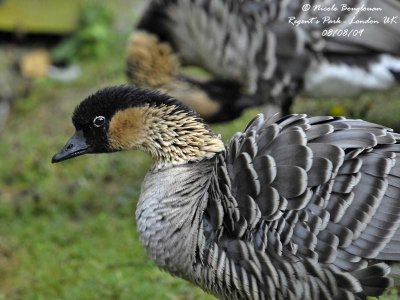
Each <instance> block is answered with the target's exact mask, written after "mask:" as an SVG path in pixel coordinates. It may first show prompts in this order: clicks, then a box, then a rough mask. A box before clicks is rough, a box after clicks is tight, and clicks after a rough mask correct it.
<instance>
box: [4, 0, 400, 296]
mask: <svg viewBox="0 0 400 300" xmlns="http://www.w3.org/2000/svg"><path fill="white" fill-rule="evenodd" d="M122 2H127V1H124V0H122ZM128 33H129V28H127V30H126V31H123V32H122V33H121V36H120V38H119V40H118V42H117V43H116V44H115V48H114V53H113V54H112V55H111V56H110V57H109V58H107V59H105V60H102V61H88V62H84V63H82V68H83V75H82V77H81V78H80V79H79V80H78V81H76V82H73V83H68V84H60V83H56V82H53V81H50V80H41V81H36V82H35V83H34V87H33V92H32V93H31V95H30V96H29V97H27V98H24V99H20V100H19V101H18V102H17V103H16V105H15V106H14V108H13V114H12V118H11V119H10V120H9V122H8V124H7V127H6V129H5V130H4V131H3V132H1V133H0V141H1V142H0V157H1V161H0V300H2V299H7V300H8V299H35V300H39V299H71V300H72V299H213V298H212V297H211V296H208V295H206V294H205V293H203V292H202V291H201V290H200V289H198V288H196V287H194V286H192V285H190V284H189V283H186V282H185V281H183V280H181V279H179V278H173V277H172V276H170V275H168V274H166V273H164V272H161V271H159V270H158V269H157V267H156V266H155V265H154V264H153V263H152V262H151V261H150V260H149V259H148V258H147V256H146V254H145V253H144V250H143V248H142V246H141V245H140V243H139V240H138V236H137V232H136V225H135V221H134V210H135V206H136V202H137V199H138V196H139V193H140V185H141V182H142V179H143V177H144V174H145V173H146V170H147V168H148V167H149V164H150V163H151V162H150V159H149V157H147V156H146V155H144V154H142V153H140V152H135V151H131V152H124V153H115V154H107V155H96V156H94V155H92V156H90V155H89V156H84V157H79V158H77V159H74V160H71V161H67V162H64V163H61V164H57V165H52V164H51V163H50V159H51V157H52V155H53V154H54V153H56V152H57V151H58V150H59V149H60V147H62V146H63V145H64V143H65V142H66V141H67V139H68V138H69V136H70V135H71V134H72V133H73V127H72V124H71V122H70V116H71V112H72V111H73V108H74V107H75V105H77V104H78V103H79V102H80V101H81V100H82V99H83V98H84V97H85V96H87V95H88V94H89V93H91V92H93V91H95V90H97V89H98V88H99V87H102V86H106V85H111V84H121V83H124V82H125V77H124V65H123V58H122V57H123V55H124V45H125V39H126V37H127V36H128ZM196 72H197V71H196ZM399 99H400V89H397V90H394V91H391V92H387V93H371V94H367V95H365V96H363V97H362V98H361V99H359V100H351V99H350V100H340V101H339V102H337V101H333V100H327V99H320V100H305V99H302V100H300V101H297V102H296V105H295V111H298V112H308V113H311V114H326V113H332V112H333V113H335V112H343V113H346V114H347V113H349V112H350V113H352V114H353V115H354V116H356V117H357V116H358V115H359V114H360V113H363V112H361V110H360V107H361V108H362V107H364V106H365V105H370V104H369V103H370V102H371V103H372V105H370V109H369V110H368V112H367V113H366V114H365V117H367V118H368V119H370V120H372V121H376V122H381V123H383V124H386V125H388V126H391V127H397V128H400V126H399V120H400V119H399V112H400V101H399ZM354 101H356V102H354ZM338 103H339V104H338ZM355 103H356V104H355ZM357 103H361V104H357ZM258 111H259V110H257V109H252V110H249V111H247V112H246V113H245V114H244V116H243V117H242V118H240V119H238V120H236V121H234V122H231V123H229V124H223V125H218V126H213V128H214V130H215V131H216V132H219V133H221V134H222V135H223V139H224V140H225V141H226V140H228V138H229V137H230V136H231V135H232V134H233V133H234V132H236V131H239V130H242V129H243V128H244V127H245V125H246V124H247V122H248V121H249V120H250V119H251V118H252V117H253V116H254V115H255V114H256V113H257V112H258ZM357 114H358V115H357ZM396 297H397V296H396V295H392V296H388V297H386V298H384V299H395V298H396Z"/></svg>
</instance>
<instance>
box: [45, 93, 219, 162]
mask: <svg viewBox="0 0 400 300" xmlns="http://www.w3.org/2000/svg"><path fill="white" fill-rule="evenodd" d="M72 123H73V125H74V127H75V134H74V135H73V136H72V137H71V138H70V139H69V141H68V142H67V143H66V145H65V146H64V147H63V148H62V149H61V150H60V152H58V153H57V154H56V155H54V157H53V159H52V162H53V163H57V162H61V161H64V160H67V159H70V158H73V157H77V156H80V155H83V154H88V153H108V152H116V151H122V150H130V149H139V150H143V151H144V152H146V153H148V154H150V155H151V156H152V157H153V159H154V160H155V163H156V167H163V166H167V165H178V164H183V163H187V162H190V161H199V160H202V159H206V158H211V157H212V156H214V155H215V153H217V152H220V151H223V150H224V145H223V143H222V141H221V140H220V138H219V137H217V136H216V135H215V134H214V133H213V132H212V131H211V130H210V129H209V127H208V126H207V125H206V124H205V123H204V122H203V120H202V119H201V118H200V117H199V116H198V115H197V114H196V113H194V112H193V111H192V110H191V109H190V108H188V107H187V106H185V105H184V104H182V103H180V102H179V101H177V100H175V99H174V98H171V97H170V96H167V95H164V94H161V93H159V92H153V91H149V90H144V89H139V88H136V87H133V86H115V87H108V88H104V89H102V90H99V91H98V92H96V93H94V94H93V95H91V96H89V97H87V98H86V99H84V100H83V101H82V102H81V103H80V104H79V105H78V106H77V107H76V109H75V111H74V113H73V116H72Z"/></svg>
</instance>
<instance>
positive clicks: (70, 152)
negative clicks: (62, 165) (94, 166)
mask: <svg viewBox="0 0 400 300" xmlns="http://www.w3.org/2000/svg"><path fill="white" fill-rule="evenodd" d="M85 153H89V146H88V145H87V143H86V140H85V137H84V136H83V132H82V131H77V132H75V134H74V135H73V136H72V137H71V138H70V139H69V141H68V142H67V143H66V144H65V146H64V147H63V148H62V149H61V150H60V152H58V153H57V154H56V155H54V156H53V158H52V160H51V162H52V163H58V162H60V161H63V160H67V159H70V158H73V157H76V156H79V155H83V154H85Z"/></svg>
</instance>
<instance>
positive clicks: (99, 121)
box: [93, 116, 106, 127]
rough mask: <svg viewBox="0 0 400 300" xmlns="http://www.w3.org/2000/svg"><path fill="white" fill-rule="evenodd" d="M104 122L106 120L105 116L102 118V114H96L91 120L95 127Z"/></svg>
mask: <svg viewBox="0 0 400 300" xmlns="http://www.w3.org/2000/svg"><path fill="white" fill-rule="evenodd" d="M105 122H106V118H104V117H103V116H97V117H96V118H94V120H93V125H94V126H96V127H101V126H103V125H104V123H105Z"/></svg>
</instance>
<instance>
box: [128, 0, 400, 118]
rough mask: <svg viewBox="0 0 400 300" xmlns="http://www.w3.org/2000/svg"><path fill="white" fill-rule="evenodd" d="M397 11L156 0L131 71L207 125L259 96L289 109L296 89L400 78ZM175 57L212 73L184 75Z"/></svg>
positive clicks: (343, 87) (140, 29)
mask: <svg viewBox="0 0 400 300" xmlns="http://www.w3.org/2000/svg"><path fill="white" fill-rule="evenodd" d="M307 5H310V6H309V7H310V9H309V10H308V11H306V8H307V7H308V6H307ZM342 5H345V6H342ZM324 9H325V10H324ZM326 9H329V11H326ZM335 9H336V10H335ZM351 9H353V10H351ZM354 9H360V10H359V11H358V12H357V10H354ZM366 9H373V10H374V9H375V11H365V10H366ZM376 10H378V11H376ZM385 17H387V18H386V19H385ZM328 18H329V19H328ZM338 18H340V21H341V23H340V24H338V23H337V20H338ZM399 18H400V2H399V1H397V0H381V1H374V0H342V1H339V2H338V1H336V0H302V1H282V0H279V1H278V0H268V1H267V0H264V1H257V0H241V1H238V0H212V1H211V0H153V1H151V2H150V4H149V5H148V7H147V10H146V11H145V12H144V14H143V16H142V18H141V20H140V21H139V23H138V25H137V30H136V31H135V32H134V33H133V35H132V37H131V39H130V42H129V46H128V53H127V73H128V77H129V79H130V81H131V82H132V83H134V84H136V85H138V86H142V87H147V88H152V89H158V90H160V91H163V92H167V93H169V94H170V95H172V96H174V97H175V98H178V99H181V100H182V101H183V102H184V103H186V104H187V105H189V106H191V107H192V108H193V109H195V110H196V111H197V112H199V113H200V115H201V116H202V117H204V119H205V120H206V121H208V122H210V121H225V120H229V119H233V118H236V117H237V116H239V115H240V113H241V111H242V110H243V109H244V108H246V107H248V106H254V105H260V104H262V103H265V102H267V103H270V104H273V105H280V106H281V107H282V111H283V113H284V114H287V113H288V112H289V109H290V105H291V102H292V99H293V97H294V96H295V95H297V94H298V93H299V92H301V91H305V92H307V93H308V94H312V95H318V96H349V95H355V94H358V93H359V92H361V91H363V90H366V89H386V88H389V87H390V86H391V85H393V84H394V83H395V82H396V77H397V79H399V78H400V25H399V24H400V19H399ZM384 20H386V21H387V22H389V23H387V24H384ZM317 21H318V22H319V23H317ZM335 21H336V23H335ZM374 21H378V22H379V24H371V22H374ZM304 22H305V23H304ZM357 22H363V23H366V24H356V23H357ZM363 29H364V30H363ZM345 33H346V34H347V35H348V36H343V35H345ZM333 35H335V36H333ZM180 64H183V65H197V66H200V67H203V68H204V69H206V70H208V71H209V72H210V73H211V74H212V75H213V76H214V78H216V79H214V80H211V81H206V82H198V81H195V80H193V79H189V78H188V77H187V76H184V75H182V74H181V73H180ZM241 89H242V90H245V91H247V93H248V94H250V95H252V97H245V96H244V94H243V93H242V94H241Z"/></svg>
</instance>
